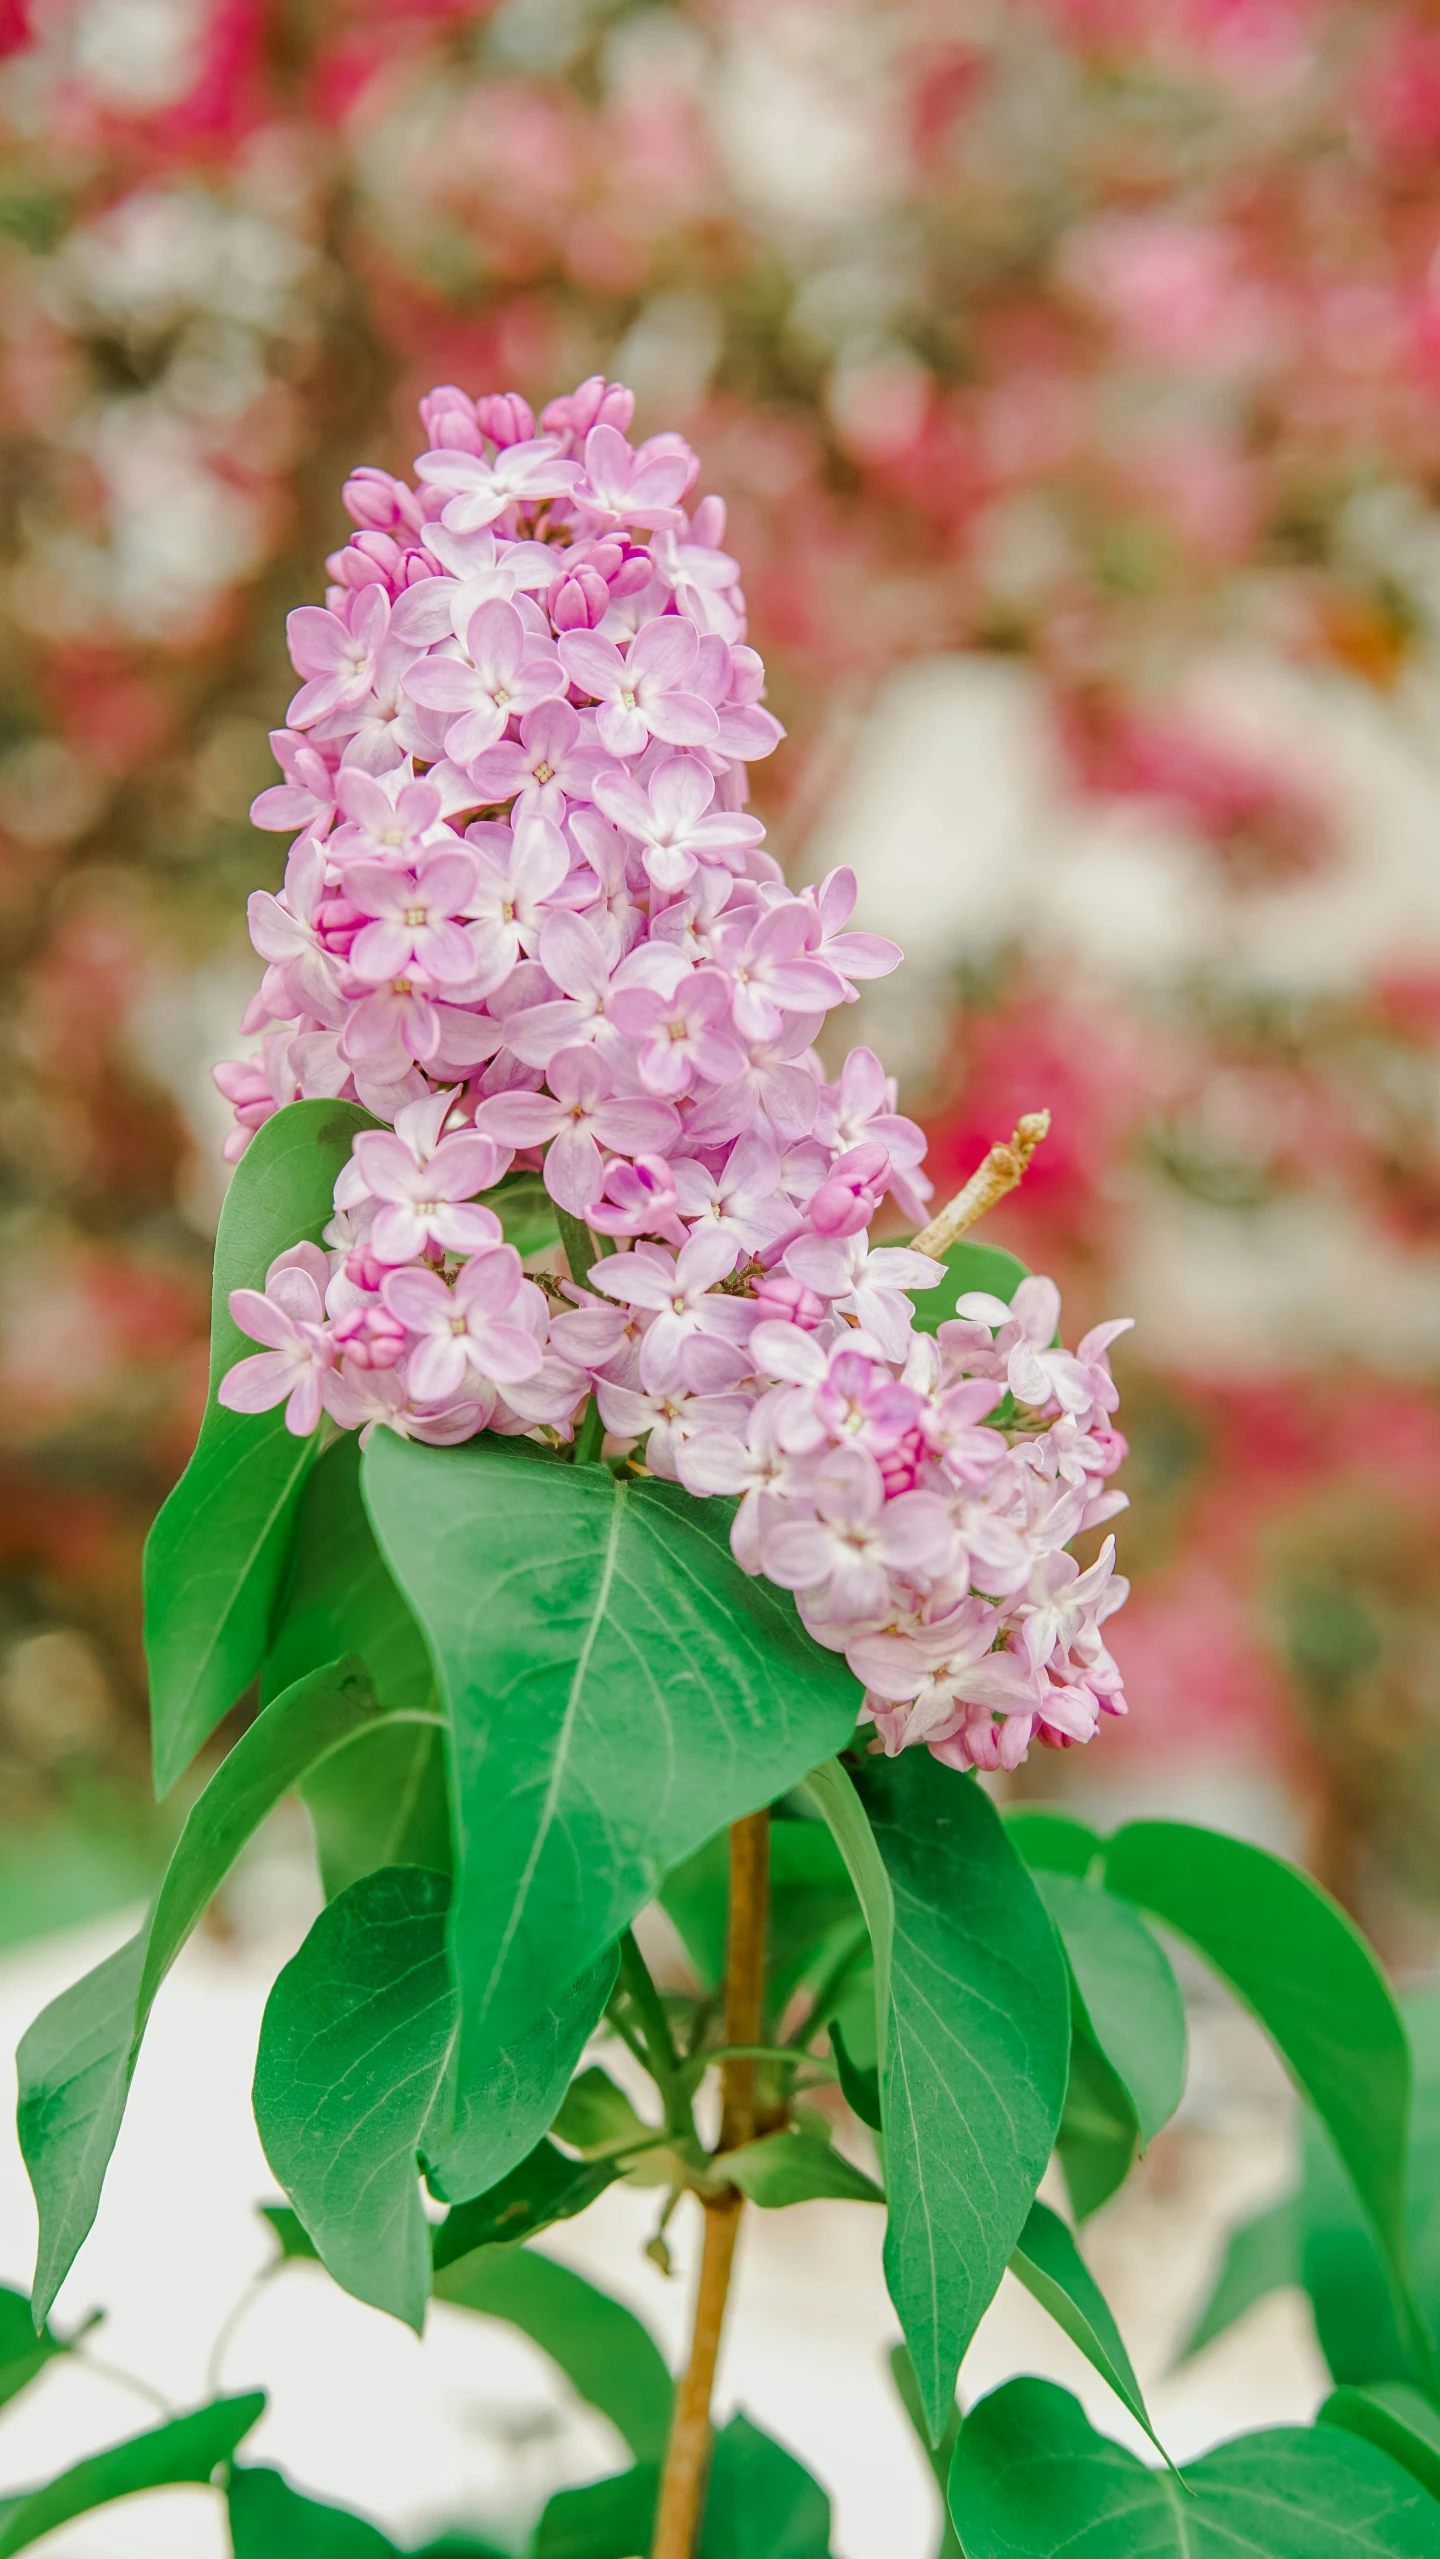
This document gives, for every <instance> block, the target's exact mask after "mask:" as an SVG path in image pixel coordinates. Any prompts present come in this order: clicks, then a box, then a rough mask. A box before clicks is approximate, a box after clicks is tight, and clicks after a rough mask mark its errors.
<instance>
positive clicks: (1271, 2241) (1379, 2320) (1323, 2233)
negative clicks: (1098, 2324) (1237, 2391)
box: [1184, 1992, 1440, 2387]
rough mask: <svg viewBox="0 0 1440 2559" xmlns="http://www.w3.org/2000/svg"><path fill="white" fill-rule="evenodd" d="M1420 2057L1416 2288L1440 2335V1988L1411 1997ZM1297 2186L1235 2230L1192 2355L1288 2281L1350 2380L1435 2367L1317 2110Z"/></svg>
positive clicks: (1412, 2178) (1414, 2147) (1412, 2212)
mask: <svg viewBox="0 0 1440 2559" xmlns="http://www.w3.org/2000/svg"><path fill="white" fill-rule="evenodd" d="M1401 2013H1402V2016H1403V2018H1404V2021H1405V2026H1406V2030H1407V2033H1408V2035H1409V2039H1410V2047H1411V2052H1412V2056H1413V2063H1414V2103H1413V2107H1412V2112H1411V2127H1410V2151H1409V2168H1408V2177H1407V2208H1406V2224H1407V2230H1408V2235H1409V2241H1410V2256H1411V2262H1412V2264H1413V2267H1414V2272H1415V2289H1416V2293H1417V2295H1418V2299H1419V2304H1420V2310H1421V2313H1422V2315H1423V2318H1424V2320H1425V2323H1426V2326H1427V2327H1428V2329H1429V2331H1430V2334H1431V2336H1432V2338H1433V2337H1436V2336H1437V2334H1440V1998H1437V1997H1436V1995H1435V1993H1434V1992H1412V1993H1410V1994H1408V1995H1407V1997H1406V1998H1405V1999H1404V2000H1403V2001H1402V2003H1401ZM1301 2165H1302V2173H1301V2179H1300V2184H1299V2187H1298V2189H1297V2190H1296V2192H1295V2193H1293V2194H1290V2195H1286V2196H1283V2197H1282V2198H1281V2199H1280V2200H1279V2201H1278V2202H1277V2203H1275V2204H1273V2205H1271V2206H1269V2207H1267V2208H1266V2210H1264V2211H1263V2212H1261V2213H1259V2214H1256V2215H1255V2216H1254V2217H1253V2218H1252V2219H1251V2220H1250V2221H1248V2222H1244V2223H1241V2224H1240V2225H1239V2227H1238V2228H1236V2229H1235V2230H1234V2231H1232V2232H1231V2234H1230V2238H1229V2241H1228V2243H1227V2246H1226V2250H1225V2255H1224V2258H1223V2260H1222V2262H1221V2266H1220V2270H1219V2273H1218V2275H1217V2278H1216V2281H1215V2284H1214V2287H1213V2290H1212V2292H1211V2294H1210V2297H1209V2299H1208V2300H1207V2301H1206V2303H1205V2305H1204V2307H1203V2308H1202V2310H1201V2311H1200V2313H1199V2315H1198V2317H1197V2319H1196V2321H1195V2324H1194V2327H1193V2328H1192V2330H1191V2333H1190V2335H1189V2336H1188V2338H1187V2339H1186V2342H1185V2347H1184V2353H1185V2354H1186V2355H1193V2354H1198V2353H1199V2351H1200V2349H1201V2347H1202V2346H1204V2345H1208V2344H1209V2342H1210V2340H1211V2339H1212V2338H1213V2337H1217V2336H1219V2335H1220V2334H1221V2332H1222V2331H1223V2330H1224V2329H1225V2328H1227V2327H1229V2326H1230V2325H1231V2323H1232V2322H1233V2321H1234V2320H1236V2319H1238V2318H1239V2317H1240V2316H1241V2315H1242V2313H1243V2312H1244V2311H1246V2310H1248V2309H1249V2307H1250V2305H1251V2303H1252V2302H1254V2301H1258V2300H1260V2299H1261V2298H1262V2297H1263V2296H1264V2295H1265V2294H1266V2293H1269V2292H1274V2291H1276V2290H1277V2289H1278V2288H1279V2287H1280V2286H1281V2285H1282V2284H1296V2285H1302V2286H1303V2287H1304V2289H1305V2291H1306V2292H1307V2293H1308V2295H1309V2299H1310V2307H1311V2310H1312V2312H1313V2314H1314V2319H1315V2331H1316V2336H1317V2338H1318V2340H1319V2343H1320V2348H1321V2351H1322V2353H1323V2354H1324V2357H1325V2360H1326V2362H1327V2363H1328V2365H1329V2367H1330V2370H1331V2373H1332V2375H1333V2376H1334V2378H1335V2380H1336V2381H1338V2382H1353V2383H1357V2384H1366V2383H1370V2382H1380V2381H1389V2380H1393V2379H1394V2378H1396V2377H1397V2376H1403V2377H1408V2378H1409V2379H1411V2380H1413V2381H1418V2382H1420V2383H1421V2384H1422V2385H1424V2386H1427V2387H1428V2386H1429V2385H1430V2382H1431V2374H1430V2370H1429V2367H1428V2365H1427V2362H1426V2359H1425V2357H1424V2355H1423V2354H1420V2353H1417V2352H1416V2348H1415V2340H1414V2339H1413V2337H1412V2335H1411V2333H1410V2331H1409V2329H1408V2328H1402V2325H1401V2322H1400V2318H1399V2315H1398V2311H1397V2305H1396V2301H1395V2295H1394V2291H1393V2287H1392V2284H1391V2281H1390V2278H1389V2276H1388V2275H1387V2273H1386V2268H1385V2262H1384V2259H1383V2257H1382V2256H1381V2254H1380V2251H1379V2248H1378V2246H1377V2244H1376V2241H1375V2237H1374V2233H1373V2230H1372V2227H1371V2224H1370V2222H1369V2219H1368V2217H1367V2216H1366V2215H1365V2214H1364V2213H1363V2212H1362V2210H1361V2207H1360V2204H1359V2201H1358V2199H1357V2196H1356V2193H1355V2188H1354V2185H1353V2183H1352V2181H1351V2179H1350V2177H1349V2176H1348V2175H1347V2174H1346V2171H1345V2170H1344V2168H1342V2166H1341V2164H1340V2161H1339V2160H1338V2158H1337V2157H1336V2155H1335V2150H1334V2147H1333V2145H1332V2143H1331V2142H1330V2141H1329V2139H1328V2138H1327V2136H1326V2134H1325V2132H1324V2130H1323V2128H1322V2126H1321V2125H1320V2124H1319V2123H1318V2122H1317V2121H1316V2120H1315V2118H1314V2117H1313V2116H1312V2117H1310V2118H1308V2119H1307V2121H1306V2122H1305V2124H1304V2125H1303V2127H1302V2138H1301Z"/></svg>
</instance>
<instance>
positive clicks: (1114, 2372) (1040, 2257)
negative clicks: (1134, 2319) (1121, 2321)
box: [1010, 2203, 1168, 2458]
mask: <svg viewBox="0 0 1440 2559" xmlns="http://www.w3.org/2000/svg"><path fill="white" fill-rule="evenodd" d="M1010 2271H1011V2273H1012V2274H1014V2275H1017V2276H1018V2277H1019V2279H1020V2281H1021V2283H1022V2284H1023V2285H1024V2286H1025V2289H1026V2291H1027V2292H1028V2293H1033V2295H1034V2297H1035V2299H1036V2300H1037V2301H1038V2302H1039V2303H1040V2305H1041V2308H1042V2309H1044V2310H1048V2311H1049V2313H1050V2316H1051V2318H1052V2319H1053V2320H1054V2321H1055V2322H1056V2324H1057V2326H1059V2327H1061V2328H1063V2329H1064V2331H1065V2334H1066V2336H1067V2337H1068V2338H1069V2339H1070V2340H1071V2343H1072V2344H1073V2345H1077V2346H1078V2347H1079V2349H1080V2352H1081V2354H1082V2355H1083V2356H1084V2357H1085V2359H1086V2361H1087V2363H1091V2364H1093V2365H1094V2367H1095V2370H1096V2371H1097V2372H1098V2373H1099V2375H1100V2378H1101V2380H1102V2381H1108V2383H1109V2385H1110V2387H1111V2389H1112V2390H1113V2391H1114V2393H1115V2396H1116V2398H1117V2399H1119V2400H1120V2401H1121V2402H1122V2403H1123V2405H1124V2406H1125V2407H1126V2408H1128V2409H1129V2411H1130V2414H1131V2416H1132V2417H1133V2418H1134V2419H1135V2422H1136V2424H1137V2425H1141V2426H1143V2427H1144V2429H1145V2432H1146V2434H1147V2435H1148V2436H1149V2438H1150V2440H1151V2442H1152V2443H1153V2444H1154V2445H1155V2447H1156V2450H1157V2451H1158V2452H1160V2453H1162V2454H1163V2453H1164V2451H1165V2447H1164V2445H1163V2444H1162V2443H1161V2441H1160V2438H1159V2436H1158V2435H1157V2434H1156V2432H1155V2429H1154V2427H1153V2426H1152V2425H1151V2423H1150V2412H1149V2410H1148V2409H1147V2407H1146V2405H1145V2399H1144V2394H1143V2392H1142V2391H1141V2388H1140V2384H1139V2382H1138V2381H1137V2380H1136V2378H1135V2367H1134V2365H1133V2364H1132V2363H1131V2361H1130V2357H1129V2355H1128V2353H1127V2352H1126V2348H1125V2340H1124V2338H1123V2337H1122V2336H1121V2334H1120V2331H1119V2328H1118V2327H1117V2326H1116V2323H1115V2314H1114V2312H1113V2310H1112V2309H1111V2307H1110V2304H1109V2302H1108V2301H1107V2300H1106V2298H1105V2295H1104V2294H1103V2292H1102V2291H1101V2289H1100V2287H1099V2285H1098V2284H1097V2282H1096V2281H1095V2278H1094V2276H1093V2275H1092V2274H1091V2272H1090V2269H1089V2267H1088V2266H1087V2265H1086V2263H1085V2260H1084V2258H1083V2257H1082V2256H1081V2254H1080V2251H1079V2249H1078V2248H1077V2247H1076V2245H1075V2241H1074V2238H1073V2237H1072V2235H1071V2233H1070V2232H1069V2231H1068V2230H1067V2229H1066V2227H1065V2224H1064V2222H1063V2221H1062V2220H1061V2218H1060V2216H1059V2214H1058V2213H1055V2212H1052V2211H1051V2210H1050V2207H1049V2205H1048V2204H1042V2203H1034V2204H1032V2205H1031V2207H1030V2218H1029V2220H1028V2221H1027V2222H1026V2224H1025V2227H1024V2229H1023V2231H1022V2232H1021V2234H1020V2245H1019V2247H1018V2248H1017V2249H1016V2251H1015V2254H1014V2256H1013V2257H1012V2258H1011V2260H1010ZM1167 2458H1168V2456H1167Z"/></svg>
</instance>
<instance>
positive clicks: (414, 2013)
mask: <svg viewBox="0 0 1440 2559" xmlns="http://www.w3.org/2000/svg"><path fill="white" fill-rule="evenodd" d="M449 1905H450V1881H449V1878H448V1876H445V1875H436V1874H433V1873H431V1872H430V1871H429V1870H428V1869H427V1868H425V1867H421V1866H390V1867H382V1868H381V1869H380V1870H379V1871H378V1872H377V1873H375V1874H373V1875H365V1876H362V1877H361V1879H360V1881H359V1882H358V1883H355V1884H351V1885H350V1886H348V1888H347V1889H346V1891H345V1892H343V1893H341V1894H340V1895H339V1896H338V1898H337V1899H336V1900H335V1901H333V1902H331V1903H329V1904H328V1905H327V1907H326V1908H325V1909H324V1910H323V1911H322V1912H321V1914H320V1917H319V1918H318V1919H317V1920H316V1922H315V1924H314V1926H313V1928H312V1929H311V1931H310V1934H309V1936H308V1937H307V1938H306V1940H305V1943H304V1945H303V1946H302V1947H301V1949H300V1952H299V1954H298V1955H296V1956H295V1957H294V1958H293V1959H292V1961H291V1962H290V1963H288V1964H287V1965H286V1967H285V1969H284V1971H283V1972H282V1973H281V1975H280V1977H279V1979H278V1980H277V1982H276V1984H275V1987H274V1989H273V1990H272V1991H271V1994H270V1998H269V2000H268V2002H267V2004H266V2009H265V2018H264V2023H263V2025H262V2027H261V2030H260V2050H259V2055H258V2058H257V2061H256V2065H255V2121H256V2123H257V2125H258V2127H259V2131H260V2138H261V2141H262V2142H263V2144H264V2147H265V2155H266V2158H267V2159H268V2160H269V2162H270V2165H271V2167H272V2168H273V2169H274V2171H275V2174H276V2176H277V2177H278V2178H279V2180H280V2183H281V2184H282V2186H283V2187H284V2188H285V2190H286V2192H287V2194H288V2195H289V2196H290V2198H291V2201H292V2202H293V2204H294V2206H295V2208H296V2210H297V2212H298V2213H299V2216H300V2219H301V2221H302V2222H303V2223H304V2225H305V2228H306V2229H307V2230H308V2232H309V2234H310V2236H311V2238H312V2239H313V2240H314V2242H315V2246H316V2249H317V2251H318V2253H319V2255H320V2257H321V2259H322V2261H323V2263H324V2264H325V2266H326V2267H327V2269H328V2271H329V2272H330V2273H331V2274H332V2275H333V2276H334V2277H335V2280H336V2282H337V2283H340V2284H343V2285H344V2287H345V2289H346V2291H347V2292H351V2293H354V2294H355V2296H356V2298H357V2299H358V2300H361V2301H369V2302H373V2303H374V2305H375V2307H376V2308H377V2309H380V2310H388V2311H391V2312H392V2313H393V2314H394V2316H395V2317H396V2318H398V2319H403V2320H404V2321H405V2322H406V2323H407V2325H408V2326H410V2327H412V2328H415V2329H417V2330H418V2329H419V2328H420V2327H421V2326H422V2325H423V2322H424V2317H425V2304H426V2301H427V2300H428V2299H429V2295H430V2273H431V2251H430V2225H429V2222H428V2220H427V2218H426V2215H425V2209H424V2205H423V2203H422V2201H421V2197H420V2189H419V2184H418V2181H417V2162H418V2157H419V2155H420V2154H421V2153H424V2155H425V2156H426V2157H427V2159H429V2160H430V2161H431V2162H432V2165H431V2170H430V2183H431V2185H432V2187H433V2188H434V2190H435V2191H436V2192H438V2193H440V2194H442V2195H446V2196H448V2197H450V2198H452V2199H453V2197H454V2195H455V2193H456V2192H457V2190H458V2188H459V2187H460V2186H462V2185H465V2183H466V2177H467V2175H468V2174H473V2175H474V2176H475V2177H476V2179H477V2182H478V2184H479V2185H480V2186H481V2187H482V2188H483V2187H485V2186H488V2185H490V2184H492V2183H493V2182H495V2176H486V2175H485V2174H484V2173H483V2171H484V2169H485V2168H487V2167H489V2166H490V2163H491V2162H492V2161H493V2162H494V2163H495V2175H498V2176H503V2175H504V2174H505V2173H506V2171H507V2170H508V2169H509V2168H511V2167H512V2166H514V2165H515V2164H516V2162H517V2159H520V2158H523V2157H524V2156H525V2153H526V2151H527V2150H529V2149H530V2148H532V2147H533V2144H534V2140H535V2135H536V2132H537V2130H539V2129H540V2127H541V2126H543V2125H544V2124H545V2123H547V2122H548V2121H549V2119H550V2116H551V2114H552V2113H553V2111H554V2107H555V2101H556V2099H557V2097H558V2096H559V2093H560V2090H561V2089H562V2088H563V2087H564V2085H565V2082H566V2080H567V2079H568V2077H569V2074H570V2070H571V2068H572V2067H573V2065H574V2060H575V2056H576V2053H577V2051H578V2050H579V2047H580V2045H581V2044H583V2042H584V2041H585V2039H586V2037H587V2035H588V2034H589V2033H590V2031H591V2028H592V2027H593V2025H594V2022H595V2018H596V2016H597V2015H598V2014H599V2010H600V2008H601V2007H602V2006H603V2004H604V2001H605V1998H606V1997H607V1996H608V1993H609V1989H610V1984H611V1982H612V1980H613V1978H614V1962H613V1958H611V1959H610V1960H609V1961H608V1962H607V1963H605V1964H602V1965H601V1966H599V1967H596V1966H592V1967H591V1968H590V1972H589V1974H588V1975H587V1976H586V1977H585V1979H584V1981H583V1983H582V1984H577V1985H575V1988H574V1992H573V1993H567V1994H562V1997H561V1999H560V2001H558V2002H557V2005H556V2008H555V2010H554V2011H552V2012H547V2013H546V2015H544V2016H542V2017H541V2018H540V2019H539V2020H532V2023H531V2026H530V2029H529V2032H528V2035H521V2036H517V2038H516V2040H515V2043H514V2045H513V2046H512V2047H511V2048H510V2050H509V2051H508V2052H505V2053H500V2054H496V2055H494V2056H492V2059H491V2064H490V2068H489V2071H488V2073H487V2076H486V2079H485V2081H484V2082H483V2084H477V2085H476V2086H475V2087H473V2088H472V2089H471V2090H469V2091H468V2092H465V2093H464V2095H463V2100H462V2105H461V2113H460V2119H459V2122H458V2124H457V2125H456V2126H455V2128H454V2129H453V2130H451V2129H449V2127H448V2115H449V2110H450V2106H451V2104H452V2102H453V2096H454V2089H453V2082H452V2080H451V2075H450V2074H451V2065H452V2056H453V2050H454V2043H455V2028H456V2000H455V1991H454V1985H453V1981H452V1977H451V1972H450V1963H449V1957H448V1953H447V1949H446V1942H445V1941H446V1919H447V1915H448V1911H449ZM466 2191H467V2192H469V2193H473V2192H474V2191H475V2188H474V2187H472V2186H468V2185H467V2186H466Z"/></svg>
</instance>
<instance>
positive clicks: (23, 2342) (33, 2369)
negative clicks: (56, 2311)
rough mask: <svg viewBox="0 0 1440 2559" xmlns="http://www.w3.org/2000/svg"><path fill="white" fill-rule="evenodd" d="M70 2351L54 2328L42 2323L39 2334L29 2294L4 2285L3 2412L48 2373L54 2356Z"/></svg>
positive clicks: (0, 2305)
mask: <svg viewBox="0 0 1440 2559" xmlns="http://www.w3.org/2000/svg"><path fill="white" fill-rule="evenodd" d="M67 2351H68V2349H67V2345H66V2341H65V2339H64V2338H63V2337H57V2336H56V2334H55V2332H54V2330H53V2329H52V2328H48V2327H46V2326H45V2325H44V2324H43V2322H42V2324H41V2326H40V2328H39V2329H38V2331H37V2329H36V2326H35V2320H34V2316H33V2314H32V2312H31V2308H30V2296H29V2294H28V2293H23V2292H16V2291H15V2290H14V2288H13V2286H12V2285H10V2284H0V2408H3V2407H4V2405H5V2403H6V2401H7V2400H8V2399H13V2398H14V2397H15V2396H16V2394H17V2392H19V2391H21V2390H23V2389H24V2387H25V2385H26V2383H27V2382H28V2381H33V2380H34V2379H35V2376H36V2374H37V2373H40V2372H43V2371H44V2369H45V2366H46V2365H47V2364H48V2363H49V2361H50V2359H51V2357H52V2355H63V2354H65V2353H66V2352H67Z"/></svg>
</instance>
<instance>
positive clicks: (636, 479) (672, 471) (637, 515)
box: [571, 426, 698, 527]
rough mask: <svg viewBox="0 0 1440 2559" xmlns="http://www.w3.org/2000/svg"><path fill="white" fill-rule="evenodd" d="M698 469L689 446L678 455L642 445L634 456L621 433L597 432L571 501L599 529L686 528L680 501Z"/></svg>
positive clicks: (606, 428) (591, 434) (615, 429)
mask: <svg viewBox="0 0 1440 2559" xmlns="http://www.w3.org/2000/svg"><path fill="white" fill-rule="evenodd" d="M697 468H698V465H697V464H696V462H695V458H694V455H693V454H691V453H690V451H689V448H688V446H687V447H683V448H681V449H680V450H678V451H676V450H673V449H663V448H662V449H660V450H657V449H656V448H655V446H653V445H652V446H645V445H642V446H641V448H640V451H639V452H638V453H636V452H635V451H634V450H633V449H632V447H631V446H630V445H628V444H627V443H626V441H625V438H624V436H623V435H622V434H621V433H620V431H619V428H618V427H613V426H593V427H592V428H591V429H590V432H589V434H588V435H587V437H586V438H585V473H584V477H583V479H580V480H577V481H576V483H575V486H574V489H573V491H572V493H571V494H572V496H573V498H574V502H575V504H576V506H577V507H580V508H583V510H584V513H585V516H586V519H587V521H588V522H589V523H591V524H593V525H595V526H597V527H605V526H610V525H621V524H665V525H679V524H683V523H684V521H685V519H684V517H683V516H682V515H681V513H680V510H679V500H680V499H681V498H682V497H683V496H684V494H685V491H686V489H687V488H688V487H689V485H690V483H691V481H692V479H693V478H694V476H695V471H696V469H697Z"/></svg>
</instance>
